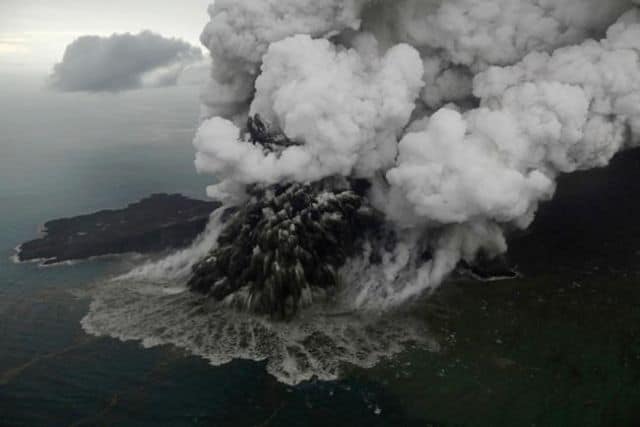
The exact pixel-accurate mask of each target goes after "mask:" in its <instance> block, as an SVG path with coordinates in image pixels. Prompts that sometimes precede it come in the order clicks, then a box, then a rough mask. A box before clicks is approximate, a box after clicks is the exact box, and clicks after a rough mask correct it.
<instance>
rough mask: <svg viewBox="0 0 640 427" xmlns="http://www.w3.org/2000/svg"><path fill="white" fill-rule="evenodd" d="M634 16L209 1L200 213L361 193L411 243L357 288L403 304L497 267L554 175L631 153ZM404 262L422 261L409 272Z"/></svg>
mask: <svg viewBox="0 0 640 427" xmlns="http://www.w3.org/2000/svg"><path fill="white" fill-rule="evenodd" d="M634 4H638V2H634V1H631V0H611V1H606V2H604V1H600V0H448V1H442V0H399V1H392V0H350V1H349V0H347V1H338V0H317V1H310V0H309V1H306V0H305V1H299V0H285V1H280V0H263V1H259V0H218V1H216V3H215V5H213V6H212V7H211V8H210V11H209V12H210V15H211V22H210V23H209V25H208V26H207V27H206V28H205V31H204V33H203V35H202V41H203V43H204V44H205V45H206V46H207V47H208V48H209V50H210V51H211V53H212V55H213V64H214V65H213V70H212V80H211V83H210V85H209V88H208V89H207V93H205V96H204V102H205V104H206V109H205V110H206V111H205V117H204V121H203V123H202V126H201V128H200V130H199V132H198V134H197V136H196V139H195V145H196V147H197V149H198V154H197V160H196V165H197V167H198V169H199V170H200V171H203V172H208V173H211V174H214V175H216V176H217V177H218V178H219V179H220V180H221V183H220V184H219V185H217V186H214V187H212V188H211V189H210V194H212V195H214V196H222V195H229V196H237V195H238V194H237V193H236V191H237V190H238V188H241V187H242V185H244V184H248V183H254V182H263V183H274V182H277V181H282V180H289V181H291V180H294V181H313V180H317V179H320V178H323V177H327V176H331V175H336V174H337V175H350V176H359V177H367V178H370V179H372V180H373V181H374V183H375V185H374V188H373V190H372V193H371V198H372V200H373V202H374V203H375V204H376V205H377V206H378V207H379V208H380V209H381V210H383V211H384V212H385V213H386V214H387V217H388V218H389V220H390V221H391V222H392V223H393V224H395V226H397V228H398V229H399V230H403V233H401V234H404V235H407V236H412V237H408V238H406V239H405V242H404V244H403V245H399V246H398V248H396V251H395V253H390V254H388V257H387V258H386V261H385V265H386V266H387V267H389V268H385V267H384V266H383V269H384V271H383V272H382V273H381V274H377V275H375V276H376V277H373V276H372V277H371V279H367V280H362V277H364V276H363V275H360V282H362V283H364V284H363V285H362V286H363V289H364V290H366V291H372V290H373V291H375V292H377V293H378V294H380V295H381V296H382V298H383V299H384V300H385V301H389V302H399V301H402V300H404V299H406V298H409V297H412V296H414V295H417V294H419V293H421V292H423V291H424V290H425V289H427V288H430V287H433V286H435V285H437V284H438V283H439V282H440V281H441V280H442V278H443V277H444V276H446V274H447V273H448V272H450V271H451V270H452V269H453V268H454V267H455V265H456V264H457V262H458V261H459V260H460V259H467V260H471V259H472V258H473V257H475V256H476V255H477V254H478V252H479V251H483V252H485V253H486V254H487V255H494V254H497V253H500V252H503V251H505V250H506V244H505V238H504V236H503V233H504V230H505V229H506V228H510V227H520V228H524V227H527V226H528V225H529V224H530V223H531V221H532V220H533V218H534V214H535V211H536V209H537V206H538V204H539V202H540V201H542V200H546V199H549V198H551V197H552V195H553V192H554V189H555V178H556V176H557V175H558V174H559V173H565V172H572V171H575V170H578V169H586V168H592V167H598V166H604V165H606V164H607V163H608V161H609V160H610V159H611V157H612V156H613V155H614V154H615V153H616V152H618V151H619V150H620V149H622V148H624V147H625V146H629V145H633V144H638V143H640V12H639V11H638V9H636V8H635V7H634ZM625 12H626V13H625ZM447 103H448V104H447ZM247 114H260V115H261V116H262V117H263V118H265V119H266V121H268V122H269V123H270V124H271V125H272V126H273V127H275V128H277V129H279V130H280V131H282V132H284V133H285V134H286V135H287V136H288V137H289V138H290V139H292V140H294V141H296V142H298V143H300V145H296V146H292V147H289V148H286V149H284V150H283V151H282V152H281V153H277V154H275V153H266V152H265V151H263V149H262V148H261V147H259V146H256V145H253V144H251V143H250V142H248V141H247V138H246V137H245V136H244V135H243V130H242V129H241V126H242V124H243V122H244V120H246V117H247ZM407 230H408V231H407ZM416 236H417V237H416ZM425 241H426V242H427V243H425ZM417 245H422V246H424V245H426V246H428V247H429V249H430V250H431V251H432V252H433V253H434V258H433V260H432V261H430V262H429V263H427V264H424V265H419V264H418V263H417V261H416V258H417V255H418V254H417V253H412V250H411V249H412V248H413V247H417ZM350 268H351V269H352V270H353V269H354V268H356V267H355V264H354V265H352V266H350ZM381 282H384V283H383V284H381ZM381 290H382V291H381ZM380 295H378V296H380ZM370 300H371V298H368V297H363V296H362V294H361V295H359V296H358V298H357V301H359V302H360V303H362V304H368V303H369V302H370ZM379 301H380V298H378V303H379Z"/></svg>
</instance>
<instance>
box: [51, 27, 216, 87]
mask: <svg viewBox="0 0 640 427" xmlns="http://www.w3.org/2000/svg"><path fill="white" fill-rule="evenodd" d="M202 59H203V57H202V52H201V51H200V49H199V48H197V47H194V46H192V45H191V44H189V43H187V42H185V41H182V40H180V39H175V38H165V37H163V36H161V35H159V34H155V33H153V32H151V31H142V32H140V33H138V34H130V33H125V34H113V35H111V36H109V37H100V36H83V37H80V38H78V39H76V40H75V41H74V42H72V43H71V44H70V45H69V46H67V48H66V50H65V53H64V56H63V58H62V61H61V62H60V63H58V64H56V65H55V66H54V68H53V71H52V73H51V75H50V77H49V84H50V86H51V87H52V88H54V89H56V90H59V91H64V92H120V91H125V90H131V89H139V88H142V87H161V86H173V85H176V84H178V83H181V82H183V81H187V82H193V80H194V75H195V76H196V77H197V76H202V74H203V73H202V72H199V71H198V67H197V65H198V63H200V62H201V61H202ZM196 79H197V78H196Z"/></svg>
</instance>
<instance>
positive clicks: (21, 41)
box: [0, 0, 212, 73]
mask: <svg viewBox="0 0 640 427" xmlns="http://www.w3.org/2000/svg"><path fill="white" fill-rule="evenodd" d="M210 3H212V0H173V1H161V2H158V1H155V0H109V1H104V0H56V1H52V0H1V1H0V72H5V73H6V72H9V73H20V72H26V71H29V72H46V71H49V70H50V69H51V67H52V66H53V65H54V64H55V63H57V62H58V61H59V60H60V59H61V58H62V55H63V53H64V49H65V47H66V46H67V45H68V44H69V43H71V42H72V41H73V40H75V39H76V38H78V37H80V36H83V35H100V36H108V35H111V34H113V33H124V32H131V33H138V32H140V31H141V30H151V31H153V32H156V33H159V34H161V35H163V36H165V37H178V38H181V39H184V40H185V41H187V42H190V43H192V44H194V45H196V46H199V41H198V39H199V36H200V32H201V31H202V28H203V27H204V25H205V24H206V22H207V20H208V16H207V6H208V5H209V4H210Z"/></svg>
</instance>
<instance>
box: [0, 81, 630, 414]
mask: <svg viewBox="0 0 640 427" xmlns="http://www.w3.org/2000/svg"><path fill="white" fill-rule="evenodd" d="M31 96H32V98H33V99H28V98H27V99H24V100H23V101H22V102H23V103H24V105H22V107H21V106H20V105H18V106H16V105H13V104H12V106H11V107H10V108H11V110H7V111H0V113H1V114H0V117H3V119H2V120H3V122H2V125H3V127H2V129H3V130H4V132H3V134H2V136H0V229H1V230H2V234H1V235H0V254H1V255H2V256H1V257H0V425H2V426H71V425H77V426H94V425H107V426H115V425H117V426H146V425H149V426H191V425H212V426H227V425H229V426H231V425H233V426H253V425H255V426H261V425H264V426H267V425H272V426H316V425H317V426H326V425H331V426H359V425H373V426H376V425H378V426H383V425H394V426H395V425H398V426H413V425H415V426H425V425H486V426H502V425H504V426H531V425H538V426H615V425H620V426H632V425H639V424H640V410H638V409H637V407H638V403H639V402H640V308H639V304H638V303H639V302H640V287H639V286H638V284H639V283H640V276H639V275H640V268H639V265H640V264H639V263H638V261H640V252H639V251H640V222H639V221H638V220H637V218H638V217H639V214H640V207H639V204H638V202H636V195H637V194H640V193H638V191H640V179H638V178H640V156H638V155H637V153H631V154H630V155H627V156H625V157H624V159H622V160H620V161H618V162H616V165H615V168H614V169H613V170H612V171H599V172H597V173H595V174H590V175H578V176H576V177H574V178H572V179H570V180H566V181H565V182H563V183H562V185H561V188H560V194H559V196H560V198H559V200H558V201H557V202H555V203H554V204H553V205H550V206H548V207H545V208H544V209H543V211H542V214H541V217H540V221H539V222H538V223H536V225H535V226H534V229H533V232H532V233H530V234H528V235H524V236H519V237H517V238H516V240H515V241H514V243H513V252H512V255H511V259H512V261H513V262H514V263H516V264H518V265H519V267H520V270H521V271H522V272H523V273H524V275H525V278H523V279H518V280H513V281H505V282H495V283H477V282H466V281H453V282H451V283H448V284H447V285H446V286H444V287H443V288H441V289H440V290H439V291H438V292H437V293H436V294H435V295H434V296H433V297H432V298H431V299H429V300H426V301H421V302H419V303H417V304H416V305H415V306H414V307H412V308H411V310H412V311H413V312H414V314H415V315H416V316H418V317H419V318H420V319H421V321H422V322H424V324H425V325H426V327H427V328H428V330H429V331H430V332H429V334H430V337H431V338H432V339H434V340H436V341H437V342H438V343H439V345H440V351H438V352H430V351H427V350H421V349H413V350H409V351H406V352H404V353H402V354H400V355H398V356H397V357H394V358H392V359H391V360H386V361H383V362H381V363H380V364H379V365H378V366H376V367H375V368H373V369H359V368H349V367H348V366H347V367H345V369H344V372H343V376H342V378H341V379H340V380H339V381H334V382H321V381H309V382H305V383H302V384H301V385H298V386H287V385H284V384H282V383H279V382H278V381H277V380H276V379H275V378H274V377H272V376H271V375H269V374H267V372H266V369H265V363H257V362H247V361H234V362H231V363H229V364H227V365H223V366H220V367H213V366H210V365H209V364H208V363H207V362H206V361H204V360H203V359H200V358H198V357H194V356H191V355H189V354H186V353H185V352H184V351H181V350H178V349H176V348H174V347H170V346H164V347H157V348H153V349H144V348H142V347H141V346H140V344H139V343H137V342H127V343H122V342H120V341H117V340H114V339H109V338H95V337H92V336H88V335H86V334H85V333H84V332H83V330H82V329H81V327H80V320H81V319H82V318H83V316H84V315H85V314H86V313H87V310H88V304H89V302H90V301H89V299H87V298H82V297H79V296H77V295H78V292H77V291H78V290H83V289H87V288H88V287H90V286H91V285H92V284H93V283H95V282H96V281H100V280H101V279H103V278H104V277H106V276H108V275H110V274H113V273H115V272H117V271H122V270H123V269H126V268H127V265H124V264H123V263H122V262H119V261H117V260H98V261H91V262H86V263H80V264H76V265H73V266H60V267H54V268H46V269H42V268H38V267H37V266H35V265H16V264H13V263H11V262H10V261H9V259H8V258H9V256H10V255H11V251H12V248H13V247H14V246H16V245H17V244H18V243H20V242H22V241H24V240H27V239H29V238H32V237H33V235H34V233H35V229H36V226H37V225H38V224H41V223H42V222H44V221H45V220H47V219H51V218H56V217H60V216H65V215H75V214H77V213H81V212H88V211H93V210H96V209H99V208H105V207H116V206H122V205H124V204H126V203H127V202H130V201H133V200H136V199H138V198H140V197H142V196H145V195H147V194H149V193H151V192H157V191H169V192H174V191H175V192H183V193H186V194H190V195H200V194H202V191H203V188H204V185H205V184H206V182H207V180H206V179H203V178H201V177H197V176H195V174H194V173H193V168H192V162H191V160H192V156H193V152H192V149H191V147H190V138H191V135H190V132H191V131H192V130H191V129H190V128H189V126H191V125H190V123H192V122H193V120H194V118H193V117H194V116H196V115H197V107H196V106H194V105H191V103H190V102H189V101H188V100H189V99H193V98H192V97H193V96H194V94H191V93H185V94H172V99H176V101H174V102H172V104H171V106H168V107H167V108H165V109H163V111H164V110H166V111H164V113H162V114H160V115H159V116H158V115H156V114H155V113H154V114H150V113H148V112H145V111H146V110H145V108H147V109H153V108H157V105H158V104H159V102H160V100H162V99H163V98H162V96H164V95H162V94H161V93H160V94H157V95H155V96H157V99H156V98H154V97H150V98H149V97H147V96H142V95H140V94H137V95H135V94H134V95H129V98H125V99H122V98H106V99H101V100H92V99H88V98H83V97H79V98H65V99H63V100H61V99H58V98H52V99H49V98H47V97H46V96H44V95H42V94H38V93H35V92H34V93H33V94H32V95H31ZM35 101H38V107H37V108H39V109H40V110H39V111H37V114H35V113H34V112H33V111H32V109H33V108H34V107H33V105H34V104H33V103H34V102H35ZM8 104H9V103H6V104H3V107H2V108H5V109H7V108H9V107H8ZM21 108H22V110H21ZM105 111H106V112H105ZM28 112H31V113H32V114H31V117H27V116H26V114H27V113H28ZM176 115H177V116H178V119H176V118H175V117H176ZM34 117H37V118H38V120H35V121H34ZM174 120H177V121H174ZM75 123H81V124H80V125H75ZM176 128H182V129H183V130H182V131H179V132H176V131H175V129H176ZM150 135H152V136H150Z"/></svg>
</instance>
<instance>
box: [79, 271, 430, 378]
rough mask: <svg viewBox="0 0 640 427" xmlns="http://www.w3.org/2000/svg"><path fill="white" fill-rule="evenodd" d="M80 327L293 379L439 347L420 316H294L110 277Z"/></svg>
mask: <svg viewBox="0 0 640 427" xmlns="http://www.w3.org/2000/svg"><path fill="white" fill-rule="evenodd" d="M93 298H94V299H93V301H92V303H91V305H90V310H89V313H88V314H87V315H86V316H85V317H84V318H83V319H82V322H81V323H82V327H83V329H84V330H85V331H86V332H87V333H89V334H92V335H97V336H109V337H114V338H118V339H120V340H123V341H127V340H139V341H141V342H142V345H143V346H144V347H154V346H159V345H165V344H172V345H175V346H177V347H180V348H183V349H185V350H187V351H189V352H190V353H192V354H194V355H197V356H201V357H203V358H205V359H207V360H208V361H209V362H210V363H211V364H212V365H214V366H220V365H223V364H226V363H228V362H230V361H232V360H234V359H245V360H253V361H266V362H267V371H268V372H269V373H270V374H272V375H273V376H275V377H276V378H277V379H278V380H279V381H281V382H283V383H286V384H290V385H294V384H298V383H300V382H303V381H306V380H310V379H312V378H314V377H316V378H318V379H321V380H335V379H337V378H339V375H340V368H341V366H342V365H343V364H344V363H348V364H352V365H356V366H359V367H363V368H370V367H373V366H374V365H376V364H377V363H378V362H379V361H380V360H382V359H384V358H389V357H391V356H393V355H396V354H398V353H399V352H401V351H403V350H404V349H406V348H407V347H408V346H414V345H419V346H426V348H428V349H430V350H434V351H435V350H437V348H438V347H437V344H436V343H435V342H434V341H432V340H431V339H429V338H428V335H427V334H426V331H424V330H423V329H422V328H421V327H420V326H418V323H417V322H414V321H412V320H411V319H408V318H406V317H402V318H399V315H396V316H393V317H389V316H384V317H381V316H372V315H370V314H362V313H359V314H356V313H337V312H326V311H324V310H323V309H322V308H320V307H316V308H315V309H314V310H312V311H307V312H305V313H304V314H303V315H302V316H300V317H299V318H297V319H296V320H295V321H293V322H289V323H286V322H272V321H270V320H268V319H267V318H263V317H256V316H252V315H249V314H246V313H240V312H235V311H232V310H230V309H228V308H225V307H223V306H222V305H220V304H217V303H214V302H211V301H206V300H204V299H203V298H202V297H201V296H198V295H195V294H192V293H191V292H181V293H175V292H173V289H172V288H167V287H166V286H163V285H152V284H150V283H149V282H135V281H130V280H124V281H115V282H111V283H108V284H106V285H105V286H101V287H99V288H98V290H97V291H96V293H95V294H94V295H93Z"/></svg>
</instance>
